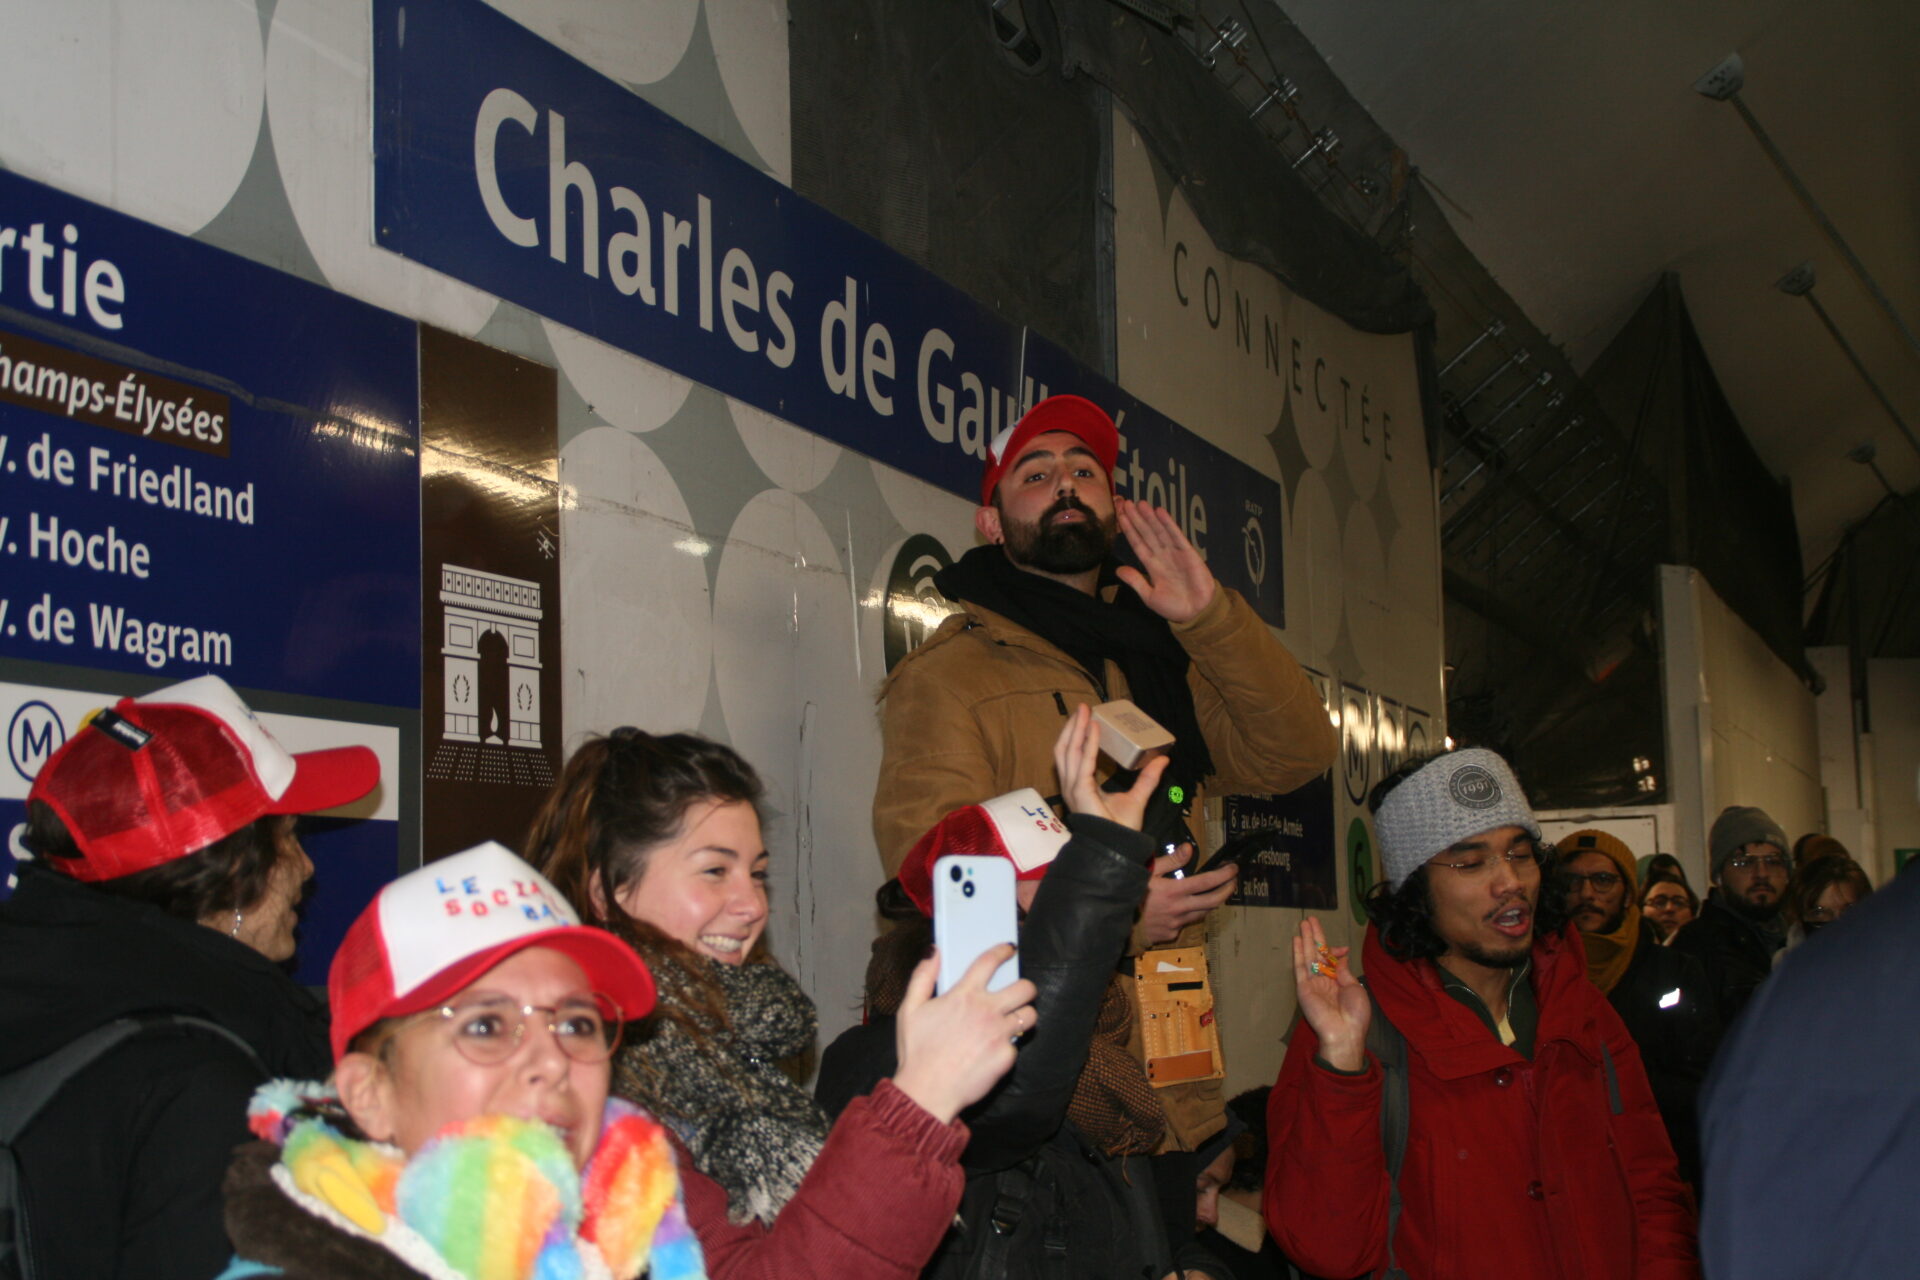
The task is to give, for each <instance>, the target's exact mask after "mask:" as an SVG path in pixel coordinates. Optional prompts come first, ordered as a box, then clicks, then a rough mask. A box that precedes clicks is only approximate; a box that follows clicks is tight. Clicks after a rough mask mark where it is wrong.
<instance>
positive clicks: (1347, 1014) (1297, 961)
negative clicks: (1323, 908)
mask: <svg viewBox="0 0 1920 1280" xmlns="http://www.w3.org/2000/svg"><path fill="white" fill-rule="evenodd" d="M1326 945H1327V932H1326V930H1325V929H1323V928H1321V927H1320V921H1319V920H1317V919H1316V918H1314V917H1313V916H1308V917H1307V918H1306V919H1304V920H1302V921H1301V922H1300V931H1299V932H1298V933H1296V934H1295V935H1294V937H1293V985H1294V991H1295V993H1296V994H1297V996H1298V997H1299V1000H1300V1016H1301V1017H1303V1018H1305V1019H1306V1020H1307V1025H1308V1026H1310V1027H1312V1028H1313V1034H1314V1035H1316V1036H1318V1037H1320V1056H1321V1057H1322V1058H1324V1059H1325V1060H1326V1061H1327V1064H1328V1065H1329V1066H1332V1067H1334V1068H1336V1069H1337V1070H1340V1071H1359V1070H1361V1069H1362V1068H1364V1067H1365V1066H1366V1065H1367V1024H1368V1023H1369V1022H1371V1021H1373V1005H1372V1003H1371V1002H1370V1001H1369V1000H1368V999H1367V989H1366V988H1365V987H1363V986H1361V985H1360V979H1358V978H1356V977H1354V976H1353V966H1352V965H1350V964H1348V963H1347V958H1348V957H1347V952H1348V950H1349V948H1347V947H1334V948H1332V949H1331V957H1332V959H1333V960H1334V961H1336V962H1337V964H1338V968H1337V970H1336V972H1335V973H1334V976H1332V977H1328V976H1327V975H1326V974H1325V973H1315V972H1314V966H1315V964H1316V963H1317V962H1319V960H1320V952H1321V949H1322V948H1324V947H1326ZM1322 967H1324V966H1322Z"/></svg>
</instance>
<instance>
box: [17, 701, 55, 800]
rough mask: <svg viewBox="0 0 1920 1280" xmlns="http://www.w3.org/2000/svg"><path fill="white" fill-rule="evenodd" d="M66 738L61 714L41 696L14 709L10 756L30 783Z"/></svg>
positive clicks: (21, 774) (19, 772)
mask: <svg viewBox="0 0 1920 1280" xmlns="http://www.w3.org/2000/svg"><path fill="white" fill-rule="evenodd" d="M66 741H67V726H66V725H65V724H64V723H63V722H62V721H61V719H60V713H59V712H58V711H55V710H54V709H53V708H52V707H50V706H48V705H47V704H46V703H44V702H41V701H38V700H37V699H36V700H35V701H32V702H23V703H21V704H20V705H19V706H18V707H16V708H14V712H13V718H12V719H11V720H9V721H8V722H7V759H8V761H9V762H10V763H11V764H12V765H13V770H14V772H15V773H17V774H19V775H20V776H21V777H22V778H24V779H26V780H27V781H28V782H32V781H33V779H34V775H35V774H38V773H39V772H40V766H41V765H43V764H45V763H46V762H47V757H48V756H50V755H52V754H53V753H54V752H56V751H58V750H59V749H60V748H61V747H62V746H64V745H65V744H66Z"/></svg>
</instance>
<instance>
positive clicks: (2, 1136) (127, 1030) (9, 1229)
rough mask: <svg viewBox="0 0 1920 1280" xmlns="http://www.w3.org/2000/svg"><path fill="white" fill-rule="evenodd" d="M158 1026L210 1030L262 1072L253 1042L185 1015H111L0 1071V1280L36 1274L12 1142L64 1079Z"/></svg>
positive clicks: (17, 1279) (32, 1278)
mask: <svg viewBox="0 0 1920 1280" xmlns="http://www.w3.org/2000/svg"><path fill="white" fill-rule="evenodd" d="M158 1030H173V1031H192V1032H211V1033H213V1034H214V1035H217V1036H219V1037H220V1038H221V1039H223V1040H225V1041H227V1042H228V1043H230V1044H232V1045H233V1046H234V1047H235V1048H237V1049H239V1050H240V1051H241V1052H242V1053H244V1054H245V1055H246V1056H247V1058H248V1060H249V1061H251V1062H252V1063H253V1065H254V1066H255V1067H256V1068H258V1069H259V1071H260V1073H261V1075H263V1076H264V1075H266V1074H267V1069H266V1066H265V1064H264V1063H262V1062H261V1061H260V1055H259V1054H257V1053H255V1052H254V1050H253V1046H252V1045H250V1044H248V1043H247V1042H246V1041H245V1040H242V1039H241V1038H240V1037H239V1036H237V1035H235V1034H234V1033H233V1032H231V1031H229V1030H227V1029H226V1028H225V1027H223V1026H221V1025H220V1024H219V1023H217V1022H209V1021H207V1020H206V1019H205V1018H195V1017H191V1016H189V1015H187V1014H157V1015H146V1016H141V1017H126V1018H116V1019H114V1020H113V1021H112V1022H108V1023H104V1024H102V1025H100V1026H98V1027H95V1028H94V1029H93V1030H91V1031H89V1032H87V1033H86V1034H84V1035H81V1036H78V1037H76V1038H75V1039H73V1040H69V1041H68V1042H67V1043H66V1044H63V1045H61V1046H60V1047H59V1048H58V1049H55V1050H54V1051H53V1052H51V1053H49V1054H45V1055H44V1056H42V1057H39V1058H35V1059H34V1060H33V1061H31V1062H29V1063H27V1064H26V1065H25V1066H21V1067H16V1068H14V1069H13V1070H12V1071H9V1072H7V1073H6V1074H5V1075H0V1280H35V1277H36V1275H37V1274H38V1268H37V1266H36V1264H35V1262H34V1250H33V1235H32V1231H31V1229H30V1224H29V1223H28V1222H27V1218H26V1213H25V1209H24V1206H23V1205H22V1203H21V1198H20V1162H19V1159H18V1158H17V1157H16V1156H15V1155H14V1150H13V1147H14V1143H16V1142H17V1141H19V1139H20V1135H21V1134H23V1133H25V1132H26V1131H27V1129H28V1127H29V1126H31V1125H32V1124H33V1122H34V1121H35V1120H36V1119H38V1118H39V1116H40V1113H41V1112H42V1111H44V1110H45V1109H46V1106H47V1104H48V1103H49V1102H52V1101H53V1099H54V1097H55V1096H56V1095H58V1094H59V1092H60V1090H61V1089H63V1088H64V1087H66V1084H67V1082H68V1081H69V1080H72V1079H73V1078H74V1077H75V1076H77V1075H79V1074H80V1073H81V1072H82V1071H84V1070H86V1069H87V1068H88V1067H90V1066H92V1065H93V1064H94V1063H95V1062H97V1061H99V1060H100V1059H101V1058H103V1057H105V1056H106V1055H107V1054H108V1053H110V1052H112V1051H113V1050H114V1049H116V1048H118V1047H119V1046H120V1045H122V1044H124V1043H126V1042H127V1041H128V1040H131V1039H133V1038H134V1037H135V1036H139V1035H143V1034H145V1033H147V1032H150V1031H158Z"/></svg>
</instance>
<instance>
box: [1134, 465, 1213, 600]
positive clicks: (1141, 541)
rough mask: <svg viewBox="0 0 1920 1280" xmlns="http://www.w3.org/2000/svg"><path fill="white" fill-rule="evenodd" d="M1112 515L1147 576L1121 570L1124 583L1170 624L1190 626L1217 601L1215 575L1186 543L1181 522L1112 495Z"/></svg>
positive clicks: (1147, 507) (1148, 505)
mask: <svg viewBox="0 0 1920 1280" xmlns="http://www.w3.org/2000/svg"><path fill="white" fill-rule="evenodd" d="M1113 510H1114V514H1115V516H1117V517H1118V518H1119V521H1120V532H1122V533H1124V534H1126V535H1127V544H1128V545H1129V546H1131V547H1132V548H1133V554H1134V555H1135V556H1137V557H1138V558H1139V560H1140V564H1141V566H1142V567H1143V568H1145V569H1146V572H1145V573H1144V574H1143V573H1141V572H1140V570H1139V569H1135V568H1134V567H1133V566H1131V565H1122V566H1120V569H1119V571H1118V572H1119V574H1120V581H1122V582H1124V583H1126V584H1127V585H1128V586H1129V587H1132V588H1133V590H1134V592H1135V594H1137V595H1138V596H1139V597H1140V599H1141V600H1142V601H1143V602H1144V603H1145V604H1146V606H1147V608H1149V609H1151V610H1153V611H1154V612H1155V613H1157V614H1159V615H1160V616H1161V617H1163V618H1165V619H1166V620H1167V621H1168V622H1191V621H1192V620H1193V619H1194V618H1195V617H1197V616H1198V615H1199V613H1200V611H1201V610H1202V609H1204V608H1206V607H1207V605H1208V604H1210V603H1211V602H1212V600H1213V593H1214V592H1215V591H1216V590H1218V589H1219V585H1220V584H1219V583H1217V582H1215V581H1214V577H1213V570H1211V569H1209V568H1207V562H1206V561H1205V560H1204V559H1202V558H1201V556H1200V553H1199V551H1197V550H1196V549H1195V548H1194V545H1193V544H1192V543H1191V542H1189V541H1187V535H1186V534H1185V533H1183V532H1182V531H1181V529H1180V522H1179V521H1177V520H1175V519H1174V518H1173V516H1172V515H1170V514H1169V513H1167V512H1166V511H1164V510H1162V509H1161V508H1159V507H1156V506H1153V505H1152V504H1150V503H1145V502H1135V501H1133V500H1132V499H1130V498H1122V497H1120V496H1119V495H1118V494H1115V495H1114V499H1113Z"/></svg>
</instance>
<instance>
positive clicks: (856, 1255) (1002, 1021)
mask: <svg viewBox="0 0 1920 1280" xmlns="http://www.w3.org/2000/svg"><path fill="white" fill-rule="evenodd" d="M760 795H761V788H760V780H759V778H758V777H757V776H756V775H755V773H754V771H753V769H752V767H751V766H749V765H748V764H747V763H746V761H744V760H742V759H741V758H740V757H739V756H738V755H737V754H736V753H735V752H734V751H733V750H732V749H731V748H728V747H726V746H724V745H722V744H720V743H717V742H712V741H709V740H707V739H705V738H701V737H698V736H696V735H693V734H670V735H664V736H657V737H656V736H654V735H652V734H648V733H644V732H642V731H640V730H638V729H632V728H624V729H616V730H614V732H613V733H612V734H610V735H608V736H607V737H604V738H592V739H589V740H588V741H587V742H586V743H585V744H584V745H582V746H581V747H580V749H579V750H578V751H576V752H575V753H574V755H573V758H572V759H570V760H569V761H568V762H567V766H566V769H565V770H564V772H563V773H562V775H561V778H560V782H559V784H558V785H557V786H556V787H555V789H554V791H553V793H552V794H551V795H550V796H549V797H548V798H547V801H546V803H545V805H543V806H542V808H541V811H540V813H539V815H538V816H537V817H536V818H535V820H534V825H533V830H532V831H531V833H530V834H529V836H528V849H529V854H528V856H529V860H530V861H532V862H533V863H534V864H535V865H536V866H538V867H539V868H540V869H541V871H542V872H543V873H544V874H545V875H547V876H548V877H550V878H551V880H552V881H553V883H554V884H555V885H556V886H558V887H559V889H560V891H561V892H562V893H563V894H564V895H565V896H566V897H567V899H568V900H569V901H570V902H571V903H572V904H573V906H574V907H575V909H576V910H577V911H578V912H579V913H580V915H581V916H582V917H583V918H585V919H587V920H590V921H593V922H594V923H596V924H600V925H602V926H604V927H605V928H607V929H609V930H611V931H612V932H613V933H615V934H616V935H617V936H618V937H619V938H621V939H622V940H623V941H624V942H625V943H626V944H627V945H629V946H630V947H631V948H632V949H633V951H634V952H635V953H636V954H637V955H639V956H640V957H642V958H643V959H644V960H645V961H646V964H647V967H648V968H649V969H650V970H651V971H652V973H653V975H654V978H655V980H656V982H657V983H658V985H659V992H660V1003H659V1008H658V1010H657V1013H656V1015H655V1017H654V1019H653V1022H652V1024H651V1025H650V1027H649V1032H648V1034H647V1035H646V1036H645V1037H644V1038H636V1039H634V1040H633V1041H632V1042H631V1043H628V1044H627V1045H625V1046H623V1047H622V1049H621V1050H620V1052H619V1054H618V1055H617V1056H616V1057H615V1059H614V1063H613V1089H614V1092H615V1093H616V1094H618V1095H619V1096H621V1097H623V1098H626V1099H629V1100H631V1101H633V1102H636V1103H638V1104H639V1105H641V1106H644V1107H646V1108H647V1109H648V1110H649V1111H651V1112H653V1113H654V1114H655V1115H658V1116H659V1117H660V1118H661V1120H663V1121H664V1122H665V1123H666V1124H667V1125H668V1127H669V1128H670V1129H671V1130H672V1132H673V1134H674V1137H675V1138H676V1140H677V1141H678V1142H679V1143H680V1144H682V1145H683V1147H684V1149H685V1150H686V1152H687V1153H688V1156H689V1162H690V1166H691V1168H692V1169H693V1170H696V1171H697V1172H698V1174H699V1175H700V1176H699V1177H698V1178H695V1179H693V1186H694V1188H695V1190H694V1191H690V1197H691V1200H690V1207H691V1208H692V1210H693V1213H694V1225H695V1228H696V1229H697V1230H698V1231H699V1233H700V1237H701V1242H702V1244H703V1245H705V1247H706V1250H707V1255H708V1265H709V1268H710V1271H711V1273H712V1274H713V1275H715V1276H767V1277H775V1276H778V1277H783V1278H785V1280H797V1278H802V1277H809V1276H820V1277H828V1276H832V1277H851V1276H900V1277H906V1276H914V1275H918V1274H919V1271H920V1269H921V1267H922V1266H924V1265H925V1263H926V1261H927V1259H928V1258H929V1257H930V1256H931V1255H932V1253H933V1250H934V1248H935V1246H936V1245H938V1243H939V1241H940V1238H941V1236H942V1235H943V1234H944V1233H945V1231H946V1229H947V1227H948V1226H949V1225H950V1224H951V1222H952V1221H953V1213H954V1209H955V1207H956V1206H957V1204H958V1202H959V1198H960V1191H961V1184H962V1175H961V1172H960V1166H959V1156H960V1152H961V1149H962V1148H963V1147H964V1146H965V1145H966V1136H967V1131H966V1127H965V1126H964V1125H963V1124H961V1123H959V1122H958V1121H957V1119H956V1117H957V1116H958V1115H959V1113H960V1111H961V1110H962V1109H963V1108H965V1107H966V1106H968V1105H969V1104H971V1103H973V1102H974V1101H976V1100H978V1099H979V1098H980V1097H982V1096H984V1095H985V1093H986V1092H987V1090H988V1089H989V1088H991V1087H992V1086H993V1085H994V1083H995V1082H997V1081H998V1080H999V1079H1000V1077H1001V1076H1002V1075H1004V1074H1005V1073H1006V1071H1007V1069H1008V1068H1009V1067H1011V1066H1012V1065H1013V1060H1014V1048H1013V1044H1012V1039H1013V1037H1014V1036H1015V1035H1017V1034H1019V1033H1022V1032H1025V1031H1027V1030H1029V1029H1031V1028H1032V1026H1033V1025H1034V1021H1035V1015H1034V1012H1033V1009H1032V1007H1031V1002H1032V1000H1033V994H1034V987H1033V984H1032V983H1031V982H1028V981H1025V980H1024V979H1023V980H1022V981H1019V982H1016V983H1014V984H1012V985H1011V986H1009V987H1006V988H1004V989H1003V990H1001V991H998V992H994V993H991V994H989V993H988V992H987V991H986V990H985V983H986V981H987V978H988V977H989V976H990V975H991V974H992V972H993V970H994V968H996V967H997V966H998V964H999V963H1000V962H1002V961H1004V960H1005V959H1006V958H1007V956H1008V955H1009V954H1010V950H1009V949H1008V948H1005V947H1000V948H995V949H993V950H992V951H989V952H988V953H986V955H984V956H982V957H981V958H980V960H979V961H976V962H975V964H974V966H973V968H972V969H971V970H970V971H969V973H968V976H967V978H965V979H964V980H963V981H962V982H961V983H960V984H959V985H958V986H956V987H955V988H954V989H953V990H952V991H949V992H948V993H947V994H945V995H943V996H940V997H938V998H933V997H932V988H933V975H934V969H933V968H932V967H930V966H931V962H928V963H923V964H922V965H920V966H919V968H918V969H916V970H915V973H914V976H913V980H912V983H911V984H910V987H909V991H908V996H907V1000H906V1003H905V1004H904V1005H903V1006H902V1008H901V1011H900V1016H899V1020H898V1023H897V1026H896V1032H897V1034H896V1037H895V1043H896V1045H897V1047H898V1054H899V1057H898V1065H897V1067H896V1069H895V1071H894V1073H893V1075H892V1077H891V1078H890V1079H889V1080H886V1081H883V1082H882V1083H881V1085H880V1086H879V1087H878V1088H877V1089H875V1090H874V1092H873V1093H872V1094H871V1095H870V1096H869V1097H866V1098H863V1099H861V1100H859V1101H858V1102H855V1103H854V1104H853V1105H852V1106H850V1107H849V1108H848V1109H847V1110H846V1111H845V1112H844V1113H842V1115H841V1116H840V1118H839V1119H838V1121H836V1122H835V1123H834V1124H833V1125H832V1126H831V1127H830V1126H829V1125H828V1123H827V1120H826V1117H825V1116H824V1115H823V1114H822V1113H821V1111H820V1109H819V1108H818V1107H817V1106H816V1105H815V1104H814V1101H813V1099H812V1097H811V1096H810V1095H808V1094H807V1093H806V1091H805V1090H803V1089H801V1088H800V1087H799V1086H798V1085H797V1084H795V1083H794V1082H793V1081H792V1080H791V1079H790V1078H789V1077H788V1076H787V1075H786V1074H785V1073H784V1072H783V1071H782V1070H781V1068H780V1064H781V1062H782V1061H783V1060H787V1059H791V1058H793V1057H795V1056H796V1055H798V1054H799V1053H801V1052H803V1051H805V1050H806V1049H808V1048H810V1047H811V1045H812V1042H813V1035H814V1028H815V1025H816V1016H815V1012H814V1007H813V1003H812V1001H810V1000H809V999H808V998H807V996H806V994H805V993H804V992H802V991H801V990H800V987H799V984H798V983H796V982H795V981H794V980H793V979H792V977H790V976H789V975H788V974H787V973H786V972H785V971H784V970H783V969H781V968H780V967H779V966H778V965H776V964H774V963H773V962H772V961H771V960H770V959H768V958H767V957H766V956H765V955H764V953H763V952H762V949H761V945H760V944H761V940H762V935H763V934H764V933H765V930H766V925H767V862H768V854H767V849H766V844H765V841H764V840H763V839H762V837H761V830H760V813H759V808H758V805H759V802H760Z"/></svg>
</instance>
